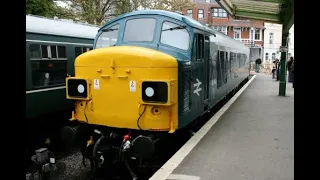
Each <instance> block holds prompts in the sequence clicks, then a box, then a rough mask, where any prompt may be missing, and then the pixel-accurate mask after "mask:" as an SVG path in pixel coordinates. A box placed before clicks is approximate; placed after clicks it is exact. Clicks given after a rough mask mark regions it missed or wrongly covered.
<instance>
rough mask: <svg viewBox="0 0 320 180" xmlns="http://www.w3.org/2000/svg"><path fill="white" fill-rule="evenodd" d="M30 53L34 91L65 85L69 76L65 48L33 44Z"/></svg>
mask: <svg viewBox="0 0 320 180" xmlns="http://www.w3.org/2000/svg"><path fill="white" fill-rule="evenodd" d="M29 53H30V64H31V70H32V85H33V89H40V88H48V87H53V86H61V85H64V84H65V77H66V75H67V55H66V47H65V46H59V45H58V46H56V45H39V44H31V45H30V46H29Z"/></svg>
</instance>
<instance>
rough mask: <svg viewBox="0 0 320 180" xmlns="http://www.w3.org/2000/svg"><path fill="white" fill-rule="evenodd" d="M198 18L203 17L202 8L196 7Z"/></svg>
mask: <svg viewBox="0 0 320 180" xmlns="http://www.w3.org/2000/svg"><path fill="white" fill-rule="evenodd" d="M198 19H203V9H198Z"/></svg>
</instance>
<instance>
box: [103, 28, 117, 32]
mask: <svg viewBox="0 0 320 180" xmlns="http://www.w3.org/2000/svg"><path fill="white" fill-rule="evenodd" d="M115 30H118V28H116V29H112V28H109V29H102V32H109V31H115Z"/></svg>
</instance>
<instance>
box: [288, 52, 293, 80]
mask: <svg viewBox="0 0 320 180" xmlns="http://www.w3.org/2000/svg"><path fill="white" fill-rule="evenodd" d="M292 63H293V57H292V56H291V57H290V60H289V61H288V62H287V71H288V73H289V77H288V82H289V83H290V82H291V83H292V72H291V65H292Z"/></svg>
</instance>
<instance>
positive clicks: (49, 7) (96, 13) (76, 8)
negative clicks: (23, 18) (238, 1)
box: [26, 0, 194, 25]
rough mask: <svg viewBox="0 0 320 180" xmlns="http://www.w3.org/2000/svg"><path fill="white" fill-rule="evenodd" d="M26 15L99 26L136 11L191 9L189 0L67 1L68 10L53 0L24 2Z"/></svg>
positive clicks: (28, 0) (191, 4) (191, 5)
mask: <svg viewBox="0 0 320 180" xmlns="http://www.w3.org/2000/svg"><path fill="white" fill-rule="evenodd" d="M26 1H27V6H26V12H27V14H34V15H40V16H45V17H54V16H57V17H59V18H68V19H74V20H82V21H86V22H88V23H89V24H98V25H101V24H102V23H104V21H105V20H106V19H108V18H110V17H114V16H118V15H121V14H124V13H127V12H131V11H134V10H138V9H159V10H168V11H183V10H185V9H188V8H192V7H193V6H194V4H193V3H192V1H190V0H69V2H70V4H71V5H70V8H69V9H65V8H62V7H58V6H57V5H55V3H54V1H53V0H26Z"/></svg>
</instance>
